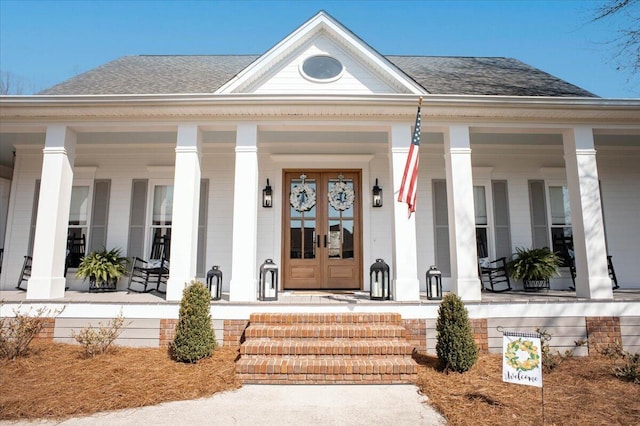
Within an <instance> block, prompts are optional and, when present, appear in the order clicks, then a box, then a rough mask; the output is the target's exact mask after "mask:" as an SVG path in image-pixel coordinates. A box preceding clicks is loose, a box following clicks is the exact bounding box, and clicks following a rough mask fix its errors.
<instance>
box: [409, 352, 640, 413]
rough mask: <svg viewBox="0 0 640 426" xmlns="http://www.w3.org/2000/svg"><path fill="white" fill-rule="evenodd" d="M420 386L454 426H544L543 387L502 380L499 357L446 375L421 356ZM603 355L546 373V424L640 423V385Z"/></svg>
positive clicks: (433, 359) (570, 360)
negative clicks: (621, 374)
mask: <svg viewBox="0 0 640 426" xmlns="http://www.w3.org/2000/svg"><path fill="white" fill-rule="evenodd" d="M416 360H417V361H418V362H419V364H420V365H421V368H420V372H419V378H418V385H419V387H420V389H421V391H422V392H423V393H424V394H425V395H427V396H428V397H429V402H430V403H431V404H432V405H433V406H434V407H435V408H436V409H437V410H438V411H440V412H441V413H442V414H443V415H444V416H445V417H446V418H447V420H448V422H449V424H450V425H479V424H482V425H506V424H519V425H541V424H542V405H541V399H542V394H541V389H540V388H537V387H532V386H525V385H517V384H511V383H505V382H503V381H502V358H501V356H500V355H481V356H480V358H479V360H478V363H477V364H476V365H475V366H474V367H473V368H472V369H471V370H469V371H468V372H466V373H464V374H459V373H450V374H445V373H442V372H440V371H439V370H438V369H437V358H436V357H434V356H419V355H418V356H416ZM611 363H612V362H611V360H610V359H608V358H605V357H601V356H589V357H571V358H567V359H564V360H563V361H562V362H561V363H560V365H559V366H558V367H556V368H555V369H554V370H553V371H552V372H550V373H548V374H544V375H543V381H544V414H545V423H544V424H547V425H638V424H640V386H638V385H636V384H633V383H631V382H624V381H621V380H620V379H618V378H616V377H615V376H614V375H613V374H612V372H611V365H612V364H611Z"/></svg>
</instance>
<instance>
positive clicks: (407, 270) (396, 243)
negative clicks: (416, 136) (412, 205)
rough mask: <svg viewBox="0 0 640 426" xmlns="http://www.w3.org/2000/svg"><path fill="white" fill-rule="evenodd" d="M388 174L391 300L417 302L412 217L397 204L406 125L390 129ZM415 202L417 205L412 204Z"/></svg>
mask: <svg viewBox="0 0 640 426" xmlns="http://www.w3.org/2000/svg"><path fill="white" fill-rule="evenodd" d="M390 137H391V170H392V173H393V197H394V200H393V201H394V203H393V231H394V232H393V253H394V258H393V262H392V266H391V269H392V271H391V273H392V274H393V296H394V299H395V300H398V301H415V300H420V281H419V280H418V253H417V249H416V215H415V214H412V215H411V217H409V210H408V207H407V204H406V203H399V202H398V201H397V194H398V192H399V191H400V185H401V183H402V175H403V173H404V167H405V164H406V162H407V155H408V153H409V144H410V143H411V139H412V133H411V125H410V124H393V125H392V126H391V134H390ZM416 202H418V201H416Z"/></svg>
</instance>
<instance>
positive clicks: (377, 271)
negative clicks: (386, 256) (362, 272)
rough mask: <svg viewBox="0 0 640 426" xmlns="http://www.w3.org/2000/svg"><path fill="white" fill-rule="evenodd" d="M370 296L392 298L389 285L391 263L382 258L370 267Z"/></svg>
mask: <svg viewBox="0 0 640 426" xmlns="http://www.w3.org/2000/svg"><path fill="white" fill-rule="evenodd" d="M369 275H370V282H369V298H370V299H372V300H391V288H390V286H389V265H387V264H386V263H385V261H384V260H382V259H376V262H375V263H374V264H373V265H371V268H370V269H369Z"/></svg>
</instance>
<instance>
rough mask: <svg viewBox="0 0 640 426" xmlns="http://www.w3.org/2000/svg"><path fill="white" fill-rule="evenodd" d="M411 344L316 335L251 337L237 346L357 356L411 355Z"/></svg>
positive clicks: (243, 351) (249, 352) (244, 351)
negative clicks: (321, 338) (280, 337)
mask: <svg viewBox="0 0 640 426" xmlns="http://www.w3.org/2000/svg"><path fill="white" fill-rule="evenodd" d="M412 351H413V346H412V345H411V344H409V342H407V341H406V340H386V339H385V340H383V339H378V340H374V339H369V340H355V339H345V340H315V339H305V340H302V341H301V340H300V339H296V340H294V339H284V340H271V339H251V340H247V341H246V342H245V343H244V344H243V345H242V346H241V347H240V355H241V356H243V357H244V356H247V357H253V356H259V355H277V356H314V357H316V358H318V357H338V356H340V357H356V356H390V355H391V356H411V354H412Z"/></svg>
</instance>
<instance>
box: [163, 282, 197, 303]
mask: <svg viewBox="0 0 640 426" xmlns="http://www.w3.org/2000/svg"><path fill="white" fill-rule="evenodd" d="M191 281H193V277H191V278H172V277H169V279H168V280H167V293H166V294H165V300H167V301H171V302H176V301H180V300H182V292H183V291H184V289H185V288H187V286H188V285H189V283H190V282H191Z"/></svg>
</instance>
